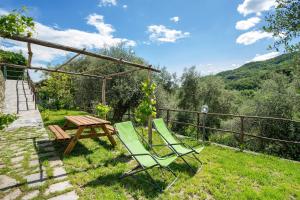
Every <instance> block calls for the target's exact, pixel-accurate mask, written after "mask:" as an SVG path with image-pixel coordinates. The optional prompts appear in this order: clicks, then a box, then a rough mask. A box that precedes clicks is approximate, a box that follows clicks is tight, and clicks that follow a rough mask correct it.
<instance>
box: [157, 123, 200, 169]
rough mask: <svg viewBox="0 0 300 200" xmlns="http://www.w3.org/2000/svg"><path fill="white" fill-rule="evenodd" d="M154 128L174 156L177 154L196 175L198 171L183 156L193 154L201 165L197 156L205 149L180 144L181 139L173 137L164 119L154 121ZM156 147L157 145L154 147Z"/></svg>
mask: <svg viewBox="0 0 300 200" xmlns="http://www.w3.org/2000/svg"><path fill="white" fill-rule="evenodd" d="M153 124H154V127H155V129H156V131H157V133H158V134H159V135H160V136H161V138H162V139H163V141H164V142H165V143H166V145H167V146H168V147H169V148H170V149H171V150H172V151H173V153H174V154H176V155H177V156H178V157H180V158H181V159H182V160H183V161H184V162H185V163H186V164H187V166H188V167H189V168H190V169H191V170H192V171H194V172H195V173H196V170H194V169H193V168H192V167H191V166H190V165H189V163H188V162H187V161H186V160H185V159H184V158H183V156H188V154H191V155H192V156H193V157H194V158H195V159H196V160H197V161H198V162H199V163H200V164H201V165H202V162H201V160H199V159H198V158H197V157H196V156H195V154H199V153H200V152H201V151H202V150H203V149H204V147H203V146H202V147H198V148H195V147H191V146H189V145H188V144H185V143H183V142H181V141H180V142H178V141H179V139H177V138H176V137H175V135H173V134H172V133H171V132H170V131H169V129H168V128H167V126H166V124H165V122H164V120H163V119H162V118H159V119H154V120H153ZM154 146H155V145H154Z"/></svg>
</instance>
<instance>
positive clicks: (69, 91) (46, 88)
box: [38, 73, 74, 109]
mask: <svg viewBox="0 0 300 200" xmlns="http://www.w3.org/2000/svg"><path fill="white" fill-rule="evenodd" d="M71 78H72V77H71V76H70V75H67V74H59V73H52V74H50V75H49V77H48V78H47V79H46V80H45V81H44V82H43V85H42V86H41V88H40V89H39V91H38V92H39V98H40V100H41V105H42V106H43V107H45V108H54V109H70V108H74V102H73V99H74V96H73V93H74V91H73V90H74V89H73V85H72V80H71Z"/></svg>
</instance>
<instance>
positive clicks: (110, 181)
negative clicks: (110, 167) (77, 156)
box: [83, 172, 167, 198]
mask: <svg viewBox="0 0 300 200" xmlns="http://www.w3.org/2000/svg"><path fill="white" fill-rule="evenodd" d="M121 175H122V173H121V172H119V173H111V174H108V175H104V176H99V177H98V178H97V179H95V180H92V181H90V182H88V183H87V184H85V185H83V187H98V186H107V187H112V186H116V185H120V186H122V187H124V188H125V189H126V190H127V191H128V192H129V193H131V194H133V193H136V191H137V190H138V191H140V192H141V193H140V194H141V195H142V196H144V197H146V198H155V197H157V196H158V195H159V194H161V193H162V192H161V191H160V190H158V189H157V188H156V187H155V186H154V183H151V180H150V179H149V177H148V176H146V175H145V174H142V173H139V174H136V175H134V176H131V177H126V178H124V179H120V176H121ZM154 181H155V184H156V185H157V186H159V187H161V188H165V187H166V186H167V184H166V183H165V182H163V181H160V180H154Z"/></svg>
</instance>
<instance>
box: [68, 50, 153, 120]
mask: <svg viewBox="0 0 300 200" xmlns="http://www.w3.org/2000/svg"><path fill="white" fill-rule="evenodd" d="M100 53H101V54H104V55H107V56H111V57H115V58H120V59H121V58H122V59H124V60H128V61H131V62H135V63H140V64H145V65H147V63H146V62H145V61H144V60H143V59H142V58H140V57H138V56H136V55H135V54H134V53H133V51H132V50H131V49H129V48H126V47H125V46H122V45H120V46H116V47H111V48H108V49H103V50H101V51H100ZM64 69H65V70H72V71H76V72H85V73H89V74H98V75H104V74H112V73H118V72H124V71H128V70H133V69H136V68H134V67H131V66H126V65H124V64H122V63H113V62H111V61H106V60H99V59H96V58H91V57H81V58H79V59H77V60H75V61H73V62H72V63H71V64H69V65H68V66H65V67H64ZM73 79H74V85H75V88H76V90H75V102H76V105H78V106H79V107H80V108H86V107H91V108H94V107H95V105H93V104H94V103H98V102H99V101H101V85H102V81H101V80H99V79H91V78H85V77H84V78H83V77H74V78H73ZM146 79H147V72H146V71H145V70H141V71H136V72H133V73H130V74H127V75H125V76H115V77H113V78H112V79H108V80H107V81H106V101H107V103H108V104H109V106H110V107H112V113H111V115H112V116H110V115H109V117H111V119H112V120H113V121H121V120H122V117H123V116H124V114H125V113H126V112H127V111H128V110H129V109H130V108H131V109H134V108H136V107H137V106H138V105H139V103H140V101H141V100H142V98H143V92H142V90H141V83H142V82H143V81H144V80H146ZM86 109H88V108H86Z"/></svg>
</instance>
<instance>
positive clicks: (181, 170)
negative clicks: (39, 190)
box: [50, 112, 300, 199]
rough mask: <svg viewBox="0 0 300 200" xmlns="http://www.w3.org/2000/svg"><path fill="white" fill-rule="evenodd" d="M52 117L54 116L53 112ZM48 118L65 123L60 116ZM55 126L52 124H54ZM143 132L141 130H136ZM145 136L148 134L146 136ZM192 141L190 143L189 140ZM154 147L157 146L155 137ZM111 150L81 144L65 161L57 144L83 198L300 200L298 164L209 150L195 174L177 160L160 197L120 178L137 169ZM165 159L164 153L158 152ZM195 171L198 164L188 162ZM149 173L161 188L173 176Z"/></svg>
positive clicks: (140, 181)
mask: <svg viewBox="0 0 300 200" xmlns="http://www.w3.org/2000/svg"><path fill="white" fill-rule="evenodd" d="M51 115H55V112H51ZM50 118H51V119H56V120H59V119H60V120H63V115H61V113H60V114H59V115H57V116H51V117H50ZM52 121H53V122H55V120H52ZM140 130H141V129H140ZM144 134H146V132H145V133H144ZM188 142H190V141H188ZM154 143H161V141H160V140H159V138H158V137H157V135H156V134H154ZM117 144H118V145H117V146H116V147H115V148H113V147H112V146H111V145H110V143H109V141H108V140H107V139H106V138H100V139H85V140H80V141H79V143H78V144H77V145H76V147H75V148H74V150H73V151H72V152H71V154H70V155H69V156H63V155H62V153H63V150H64V148H65V147H66V144H63V143H57V144H56V148H57V151H58V152H59V153H60V155H61V157H62V158H63V162H64V165H65V167H66V170H67V172H68V173H69V178H70V180H71V182H72V184H73V186H74V187H75V188H76V191H77V193H78V194H79V196H80V198H81V199H156V198H158V199H299V198H300V164H299V163H297V162H292V161H287V160H282V159H279V158H276V157H272V156H266V155H252V154H248V153H243V152H239V151H234V150H231V149H228V148H223V147H218V146H214V145H208V146H206V147H205V149H204V150H203V151H202V153H201V154H200V155H199V156H198V157H199V158H200V159H201V160H202V161H203V162H204V165H203V168H202V169H201V170H200V171H199V172H198V173H196V174H193V173H191V171H190V170H189V168H188V167H187V166H186V165H185V164H184V163H183V162H182V161H181V160H180V159H178V160H177V161H176V162H175V163H174V164H172V165H171V168H172V169H173V170H174V171H175V172H176V174H178V175H179V179H178V180H177V182H176V183H175V184H174V185H173V186H172V187H171V188H170V189H169V190H167V191H163V192H159V191H158V190H156V189H155V188H154V187H153V186H152V185H151V184H149V183H147V180H149V179H148V178H147V177H146V176H145V175H144V174H143V173H140V174H139V175H136V176H135V177H129V178H125V179H119V176H120V175H121V174H122V173H124V172H125V171H128V170H130V169H131V168H133V167H134V166H135V164H136V163H135V161H133V160H132V159H131V158H130V157H129V156H127V155H128V154H127V151H126V149H125V148H124V147H123V145H122V144H121V142H120V141H119V140H117ZM156 150H157V151H158V152H159V153H160V154H167V153H169V152H170V151H169V150H168V149H165V148H164V149H157V148H156ZM187 159H188V161H189V163H190V164H191V165H192V166H193V167H194V168H195V169H197V168H198V167H200V165H199V164H198V163H197V162H196V161H195V160H193V159H189V158H187ZM150 174H151V175H152V177H153V178H154V179H155V181H156V182H157V184H159V185H160V186H161V187H166V186H167V185H168V184H169V183H170V182H171V181H172V180H173V176H172V175H171V174H170V173H169V172H163V171H160V170H159V169H152V170H150Z"/></svg>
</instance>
